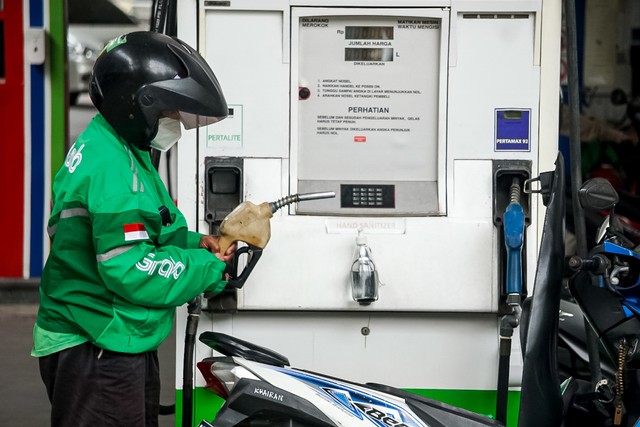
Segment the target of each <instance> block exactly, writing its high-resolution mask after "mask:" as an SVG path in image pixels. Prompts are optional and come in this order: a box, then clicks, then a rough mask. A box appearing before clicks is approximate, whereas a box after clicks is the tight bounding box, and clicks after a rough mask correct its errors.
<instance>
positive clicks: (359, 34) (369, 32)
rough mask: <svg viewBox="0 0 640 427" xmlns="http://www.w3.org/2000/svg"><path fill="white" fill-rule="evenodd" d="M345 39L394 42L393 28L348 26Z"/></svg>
mask: <svg viewBox="0 0 640 427" xmlns="http://www.w3.org/2000/svg"><path fill="white" fill-rule="evenodd" d="M344 38H345V39H347V40H393V27H354V26H349V25H348V26H346V27H345V32H344Z"/></svg>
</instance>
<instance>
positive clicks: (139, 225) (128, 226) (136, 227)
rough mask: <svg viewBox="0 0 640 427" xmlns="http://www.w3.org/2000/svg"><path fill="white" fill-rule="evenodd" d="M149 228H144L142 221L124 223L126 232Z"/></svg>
mask: <svg viewBox="0 0 640 427" xmlns="http://www.w3.org/2000/svg"><path fill="white" fill-rule="evenodd" d="M146 230H147V229H146V228H144V224H143V223H141V222H138V223H135V224H125V225H124V232H125V233H129V232H131V231H146Z"/></svg>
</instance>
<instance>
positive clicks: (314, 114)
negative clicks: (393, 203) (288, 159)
mask: <svg viewBox="0 0 640 427" xmlns="http://www.w3.org/2000/svg"><path fill="white" fill-rule="evenodd" d="M441 29H442V19H441V18H439V17H402V16H361V15H359V16H318V17H314V16H309V17H301V18H300V21H299V29H298V37H299V43H298V52H297V53H298V56H299V60H298V72H299V74H298V83H299V99H298V138H299V141H300V145H299V150H300V156H299V159H298V168H299V169H298V178H299V179H302V180H318V179H337V180H350V181H357V182H361V181H368V180H378V181H394V182H396V181H433V182H435V181H436V180H437V159H438V156H437V145H438V132H439V128H438V118H439V110H438V102H439V96H440V74H441V65H442V64H441V60H440V58H441V43H440V42H441V37H442V34H441Z"/></svg>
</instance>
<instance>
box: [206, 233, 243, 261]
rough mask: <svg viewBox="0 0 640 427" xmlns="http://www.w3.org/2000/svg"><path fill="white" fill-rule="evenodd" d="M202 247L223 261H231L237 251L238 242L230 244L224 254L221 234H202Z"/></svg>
mask: <svg viewBox="0 0 640 427" xmlns="http://www.w3.org/2000/svg"><path fill="white" fill-rule="evenodd" d="M200 247H201V248H204V249H206V250H208V251H209V252H211V253H212V254H214V255H215V256H217V257H218V258H219V259H220V260H221V261H224V262H229V261H230V260H231V258H233V255H234V253H235V252H236V244H235V243H234V244H233V245H231V246H229V248H227V251H226V252H225V253H224V254H221V253H220V236H202V238H201V239H200Z"/></svg>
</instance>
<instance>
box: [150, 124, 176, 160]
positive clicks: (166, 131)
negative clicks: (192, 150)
mask: <svg viewBox="0 0 640 427" xmlns="http://www.w3.org/2000/svg"><path fill="white" fill-rule="evenodd" d="M181 136H182V128H181V127H180V121H179V120H175V119H170V118H169V117H162V118H161V119H160V120H158V133H157V134H156V137H155V138H153V140H152V141H151V142H150V143H149V145H151V147H153V148H155V149H156V150H159V151H162V152H164V151H167V150H169V148H171V147H173V146H174V144H175V143H176V142H178V140H179V139H180V137H181Z"/></svg>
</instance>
